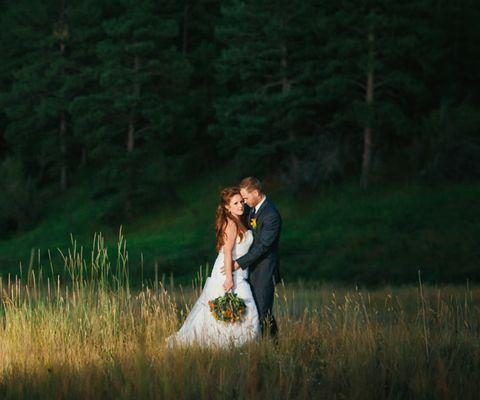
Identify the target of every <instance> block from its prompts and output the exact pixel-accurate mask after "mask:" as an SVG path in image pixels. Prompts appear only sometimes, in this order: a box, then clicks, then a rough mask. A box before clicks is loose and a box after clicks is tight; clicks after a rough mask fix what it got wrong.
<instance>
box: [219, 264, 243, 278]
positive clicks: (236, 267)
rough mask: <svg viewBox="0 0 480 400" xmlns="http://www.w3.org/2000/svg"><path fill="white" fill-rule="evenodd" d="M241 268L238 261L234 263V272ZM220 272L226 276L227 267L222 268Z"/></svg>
mask: <svg viewBox="0 0 480 400" xmlns="http://www.w3.org/2000/svg"><path fill="white" fill-rule="evenodd" d="M239 268H240V265H238V263H237V262H236V261H234V262H233V270H234V271H235V270H237V269H239ZM220 272H221V273H222V274H223V275H225V265H223V266H222V268H220Z"/></svg>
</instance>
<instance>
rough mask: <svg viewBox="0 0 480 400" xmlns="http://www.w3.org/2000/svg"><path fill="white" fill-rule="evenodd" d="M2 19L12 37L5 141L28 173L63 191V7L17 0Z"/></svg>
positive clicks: (66, 141) (4, 100)
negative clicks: (55, 185)
mask: <svg viewBox="0 0 480 400" xmlns="http://www.w3.org/2000/svg"><path fill="white" fill-rule="evenodd" d="M5 23H6V27H5V29H8V30H9V34H8V36H7V37H8V38H9V39H11V40H12V42H13V43H11V44H10V47H11V52H10V54H8V55H7V57H6V59H7V61H6V64H5V66H6V68H7V69H8V70H9V71H10V72H11V81H12V83H11V85H10V86H9V87H7V88H6V89H5V91H4V92H3V93H2V95H1V97H0V102H1V104H2V108H3V110H4V112H5V114H6V115H7V117H8V119H9V121H8V126H7V128H6V131H5V137H6V140H7V141H8V143H9V144H10V145H11V146H12V147H13V148H14V149H15V152H16V153H17V155H18V156H19V157H21V159H22V162H23V163H24V165H25V166H26V167H27V168H26V170H27V171H29V173H32V174H35V175H39V176H40V177H41V178H43V179H44V180H46V181H47V182H48V181H50V180H51V179H55V180H56V181H57V182H58V183H59V187H60V188H61V189H62V190H65V189H66V188H67V183H68V176H67V170H68V165H67V157H68V149H69V146H70V140H71V137H70V132H71V130H70V129H69V127H68V125H69V121H68V118H69V117H68V113H67V105H68V101H69V100H68V98H69V95H70V94H69V88H68V86H67V85H66V79H65V78H66V76H67V75H68V73H69V70H70V68H71V63H70V61H69V58H68V40H69V27H68V21H67V17H66V10H65V8H63V7H62V6H60V7H53V6H52V5H51V4H48V3H31V2H18V3H15V4H12V5H10V7H9V8H8V12H7V13H6V14H5ZM12 44H13V45H12ZM37 171H39V172H37Z"/></svg>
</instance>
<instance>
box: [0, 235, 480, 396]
mask: <svg viewBox="0 0 480 400" xmlns="http://www.w3.org/2000/svg"><path fill="white" fill-rule="evenodd" d="M62 258H63V264H62V268H63V269H64V272H65V274H64V276H60V275H57V274H56V272H55V271H57V270H58V266H54V265H53V264H50V263H46V264H42V262H41V258H40V257H38V259H35V258H32V262H31V263H30V265H29V266H28V267H27V268H24V269H22V270H21V271H18V274H16V275H12V274H8V275H6V276H5V275H4V276H2V278H1V280H0V291H1V294H2V302H1V306H0V315H1V320H2V326H1V329H0V349H1V352H0V397H1V398H2V399H17V398H29V399H32V398H33V399H35V398H52V399H53V398H55V399H86V398H102V399H133V398H135V399H138V398H156V399H170V398H171V399H225V398H233V399H264V398H269V399H285V398H292V399H306V398H308V399H311V398H327V399H434V398H440V399H453V398H462V399H474V398H478V393H479V392H480V382H479V380H478V376H480V345H479V340H478V338H479V334H480V308H479V307H480V288H478V286H476V285H470V283H469V282H466V283H465V285H462V286H452V285H444V286H441V287H438V286H432V285H425V284H423V282H422V280H421V278H422V277H421V274H419V276H418V282H417V284H416V285H408V286H398V287H378V288H376V289H370V290H367V289H364V288H360V287H355V286H333V285H328V284H318V283H317V284H314V283H312V284H308V285H307V284H302V283H290V284H288V283H287V284H281V285H279V286H278V287H277V293H276V301H275V314H276V316H277V320H278V322H279V327H280V336H279V341H278V343H277V344H275V343H273V342H271V341H270V340H268V339H262V340H260V341H258V342H252V343H250V344H248V345H245V346H243V347H240V348H231V349H228V350H222V349H202V348H198V347H195V346H191V347H186V348H177V349H168V348H166V346H165V344H164V339H165V337H166V336H168V335H169V334H170V333H172V332H173V331H174V330H176V329H178V328H179V326H180V325H181V322H182V320H183V319H184V318H185V316H186V314H187V313H188V310H189V308H190V307H191V306H192V304H193V302H194V301H195V298H196V297H197V296H198V293H199V291H200V290H201V288H202V281H203V279H204V277H205V275H206V274H207V273H208V270H203V269H201V270H199V272H198V274H197V278H196V279H195V280H194V281H193V282H192V284H191V285H188V286H182V285H176V284H175V282H174V281H168V280H165V279H163V280H162V279H160V278H159V277H158V276H157V278H156V279H153V280H146V281H143V282H142V283H141V285H140V287H139V288H132V287H131V284H130V280H129V254H128V250H127V246H126V240H125V237H124V236H123V234H122V232H121V231H120V233H119V236H118V240H117V244H116V248H115V251H113V252H112V251H109V250H108V249H107V246H106V243H105V240H104V237H103V236H102V235H101V234H95V236H94V240H93V245H92V247H91V248H85V249H84V248H83V247H81V246H78V245H77V243H76V241H75V240H74V239H73V238H72V242H71V246H70V247H69V248H68V250H67V251H65V252H63V253H62ZM37 261H39V262H37ZM52 263H53V261H52Z"/></svg>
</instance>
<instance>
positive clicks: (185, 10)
mask: <svg viewBox="0 0 480 400" xmlns="http://www.w3.org/2000/svg"><path fill="white" fill-rule="evenodd" d="M189 8H190V6H189V5H188V4H187V2H185V7H183V29H182V54H183V55H186V54H187V49H188V12H189Z"/></svg>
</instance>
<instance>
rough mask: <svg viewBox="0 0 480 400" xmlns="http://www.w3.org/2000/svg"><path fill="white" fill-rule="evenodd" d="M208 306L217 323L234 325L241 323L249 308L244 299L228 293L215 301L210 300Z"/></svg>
mask: <svg viewBox="0 0 480 400" xmlns="http://www.w3.org/2000/svg"><path fill="white" fill-rule="evenodd" d="M208 305H209V306H210V311H211V313H212V315H213V317H214V318H215V319H216V320H217V321H223V322H225V323H232V324H233V323H235V322H237V321H240V319H241V318H242V316H243V314H245V310H246V308H247V306H246V305H245V302H244V301H243V299H241V298H240V297H238V296H237V295H236V294H235V293H231V292H227V293H225V294H224V295H223V296H220V297H217V298H216V299H215V300H209V301H208Z"/></svg>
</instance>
